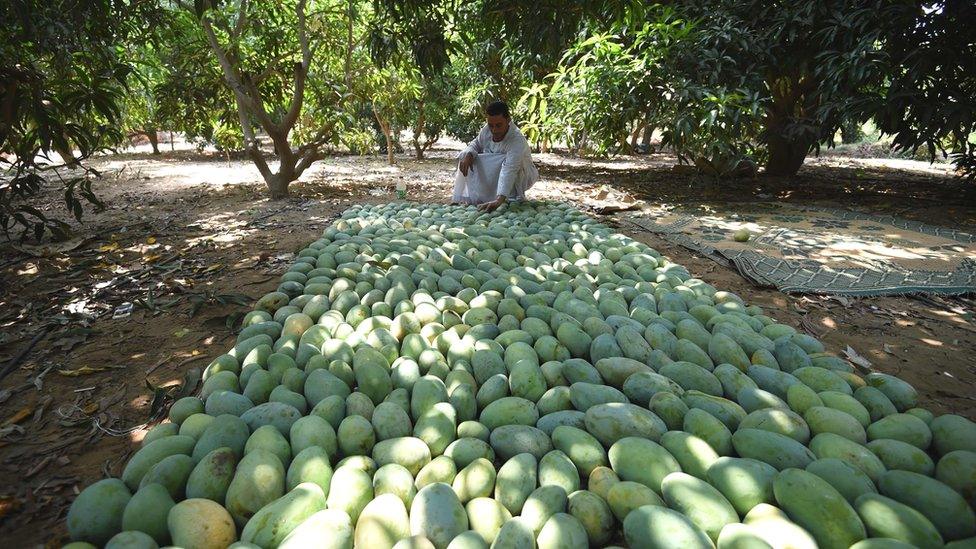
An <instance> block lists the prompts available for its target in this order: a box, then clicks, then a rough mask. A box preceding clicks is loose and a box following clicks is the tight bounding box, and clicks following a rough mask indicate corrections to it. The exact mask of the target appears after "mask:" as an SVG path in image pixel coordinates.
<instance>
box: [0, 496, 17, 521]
mask: <svg viewBox="0 0 976 549" xmlns="http://www.w3.org/2000/svg"><path fill="white" fill-rule="evenodd" d="M17 509H20V501H19V500H16V499H14V498H13V497H11V496H0V519H2V518H3V517H5V516H7V515H9V514H10V513H12V512H14V511H16V510H17Z"/></svg>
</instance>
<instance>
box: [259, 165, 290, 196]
mask: <svg viewBox="0 0 976 549" xmlns="http://www.w3.org/2000/svg"><path fill="white" fill-rule="evenodd" d="M294 179H295V177H294V174H293V173H292V172H291V170H286V169H284V167H282V169H281V170H280V171H279V172H278V173H276V174H272V175H271V177H270V178H266V179H265V183H267V184H268V191H269V193H270V194H271V199H272V200H281V199H282V198H288V184H289V183H291V182H292V181H293V180H294Z"/></svg>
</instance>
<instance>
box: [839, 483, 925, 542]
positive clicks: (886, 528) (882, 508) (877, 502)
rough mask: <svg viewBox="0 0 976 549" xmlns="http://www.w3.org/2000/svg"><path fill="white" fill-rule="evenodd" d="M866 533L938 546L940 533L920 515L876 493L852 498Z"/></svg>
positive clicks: (878, 536)
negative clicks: (854, 499) (855, 499)
mask: <svg viewBox="0 0 976 549" xmlns="http://www.w3.org/2000/svg"><path fill="white" fill-rule="evenodd" d="M854 507H855V509H857V513H858V515H860V517H861V519H862V520H863V521H864V524H865V526H866V527H867V531H868V533H869V534H870V535H871V536H872V537H875V538H889V539H896V540H899V541H903V542H905V543H909V544H911V545H914V546H918V547H941V546H942V545H943V541H942V536H941V535H940V534H939V531H938V530H936V528H935V526H933V525H932V523H931V522H929V520H928V519H927V518H925V516H924V515H922V514H921V513H919V512H918V511H916V510H915V509H912V508H911V507H909V506H907V505H904V504H902V503H898V502H897V501H895V500H893V499H890V498H886V497H884V496H882V495H879V494H864V495H862V496H861V497H859V498H857V501H855V502H854Z"/></svg>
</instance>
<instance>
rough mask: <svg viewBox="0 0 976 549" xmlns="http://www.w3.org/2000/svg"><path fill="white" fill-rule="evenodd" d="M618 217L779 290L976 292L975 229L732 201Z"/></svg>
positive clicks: (872, 293) (864, 293) (867, 293)
mask: <svg viewBox="0 0 976 549" xmlns="http://www.w3.org/2000/svg"><path fill="white" fill-rule="evenodd" d="M622 219H623V221H625V222H626V223H630V224H632V225H634V226H636V227H638V228H640V229H643V230H646V231H650V232H653V233H657V234H659V235H661V236H663V237H664V238H666V239H667V240H669V241H671V242H674V243H676V244H680V245H681V246H684V247H686V248H689V249H692V250H694V251H697V252H699V253H702V254H704V255H706V256H708V257H711V258H712V259H715V260H717V261H719V262H721V263H725V264H731V265H734V266H735V267H736V268H737V269H738V270H739V272H741V273H742V275H743V276H745V277H746V278H748V279H749V280H751V281H752V282H754V283H756V284H759V285H762V286H772V287H775V288H778V289H779V290H782V291H784V292H792V293H822V294H837V295H862V296H863V295H893V294H908V293H938V294H961V293H969V292H976V236H974V235H973V234H969V233H965V232H961V231H956V230H952V229H946V228H942V227H938V226H935V225H927V224H925V223H919V222H916V221H908V220H906V219H902V218H898V217H894V216H888V215H870V214H864V213H858V212H853V211H848V210H841V209H831V208H816V207H804V206H795V205H791V204H775V203H750V204H741V203H736V204H731V205H729V206H727V207H723V208H721V209H716V208H714V207H710V206H700V207H690V206H689V207H684V206H678V207H650V208H648V207H645V208H643V209H642V210H641V212H640V213H636V212H635V213H634V214H631V215H630V216H629V217H623V218H622ZM739 229H748V230H749V232H750V233H751V238H750V239H749V240H748V241H747V242H736V241H735V240H733V233H734V232H735V231H737V230H739Z"/></svg>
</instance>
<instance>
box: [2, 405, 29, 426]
mask: <svg viewBox="0 0 976 549" xmlns="http://www.w3.org/2000/svg"><path fill="white" fill-rule="evenodd" d="M33 413H34V407H33V406H25V407H23V408H21V409H20V410H18V411H17V413H15V414H14V415H12V416H10V418H9V419H7V421H5V422H3V424H4V425H14V424H16V423H20V422H21V421H23V420H25V419H27V418H28V417H30V415H31V414H33Z"/></svg>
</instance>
